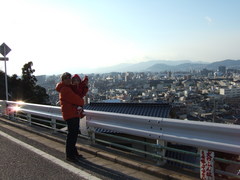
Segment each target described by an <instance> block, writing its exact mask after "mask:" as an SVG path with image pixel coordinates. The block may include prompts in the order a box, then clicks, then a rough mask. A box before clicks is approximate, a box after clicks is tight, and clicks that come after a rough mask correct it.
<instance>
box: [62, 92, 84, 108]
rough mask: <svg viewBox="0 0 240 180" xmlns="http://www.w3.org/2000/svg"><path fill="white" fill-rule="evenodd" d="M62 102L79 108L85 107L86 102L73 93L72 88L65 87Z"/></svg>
mask: <svg viewBox="0 0 240 180" xmlns="http://www.w3.org/2000/svg"><path fill="white" fill-rule="evenodd" d="M61 94H62V97H61V98H62V100H63V101H66V102H68V103H70V104H74V105H77V106H83V105H84V100H83V98H81V97H80V96H78V95H77V94H75V93H74V92H73V90H72V89H71V88H67V87H64V88H62V90H61Z"/></svg>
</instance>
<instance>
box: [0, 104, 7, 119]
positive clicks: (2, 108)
mask: <svg viewBox="0 0 240 180" xmlns="http://www.w3.org/2000/svg"><path fill="white" fill-rule="evenodd" d="M6 107H7V103H5V102H4V101H1V104H0V113H1V116H3V115H5V114H6Z"/></svg>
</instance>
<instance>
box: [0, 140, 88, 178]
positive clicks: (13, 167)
mask: <svg viewBox="0 0 240 180" xmlns="http://www.w3.org/2000/svg"><path fill="white" fill-rule="evenodd" d="M0 144H1V148H0V179H4V180H8V179H9V180H10V179H15V180H18V179H19V180H20V179H21V180H22V179H25V180H27V179H29V180H30V179H31V180H32V179H35V180H37V179H39V180H40V179H41V180H42V179H84V178H81V177H80V176H78V175H76V174H73V173H71V172H69V171H68V170H67V169H64V168H62V167H60V166H58V165H56V164H55V163H53V162H51V161H50V160H47V159H45V158H43V157H41V156H40V155H38V154H36V153H34V152H32V151H31V150H29V149H27V148H24V147H22V146H21V145H19V144H17V143H15V142H12V141H11V140H9V139H7V138H5V137H3V136H0Z"/></svg>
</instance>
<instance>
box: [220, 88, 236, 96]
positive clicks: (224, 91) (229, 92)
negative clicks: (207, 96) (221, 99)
mask: <svg viewBox="0 0 240 180" xmlns="http://www.w3.org/2000/svg"><path fill="white" fill-rule="evenodd" d="M219 94H220V95H223V96H226V97H240V88H221V89H220V91H219Z"/></svg>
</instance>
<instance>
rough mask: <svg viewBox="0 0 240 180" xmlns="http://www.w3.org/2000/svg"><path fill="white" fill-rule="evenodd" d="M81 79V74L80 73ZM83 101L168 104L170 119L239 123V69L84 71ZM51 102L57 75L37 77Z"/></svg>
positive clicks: (56, 100) (55, 94) (55, 92)
mask: <svg viewBox="0 0 240 180" xmlns="http://www.w3.org/2000/svg"><path fill="white" fill-rule="evenodd" d="M80 76H81V78H84V74H80ZM87 76H88V78H89V92H88V94H87V97H86V103H90V102H108V103H109V102H110V103H111V102H115V103H116V102H119V103H120V102H121V103H169V104H170V105H171V106H172V112H171V118H176V119H181V120H196V121H207V122H216V123H227V124H240V115H239V114H240V106H239V103H238V102H239V100H240V71H239V70H236V69H229V68H226V66H219V67H218V69H217V70H216V71H214V70H208V69H202V70H199V71H196V70H193V71H189V72H180V71H179V72H171V71H165V72H111V73H102V74H87ZM36 78H37V80H38V82H37V83H38V84H39V85H40V86H42V87H44V88H45V89H46V90H47V93H48V95H49V98H50V102H51V104H52V105H56V104H57V102H58V93H57V91H55V85H56V84H57V83H58V82H59V81H60V75H52V76H47V75H42V76H36Z"/></svg>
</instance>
